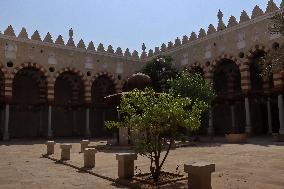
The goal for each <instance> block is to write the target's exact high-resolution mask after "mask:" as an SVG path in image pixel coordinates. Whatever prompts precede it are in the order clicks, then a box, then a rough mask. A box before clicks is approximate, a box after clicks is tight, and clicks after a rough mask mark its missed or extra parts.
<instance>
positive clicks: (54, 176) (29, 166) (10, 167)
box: [0, 137, 284, 189]
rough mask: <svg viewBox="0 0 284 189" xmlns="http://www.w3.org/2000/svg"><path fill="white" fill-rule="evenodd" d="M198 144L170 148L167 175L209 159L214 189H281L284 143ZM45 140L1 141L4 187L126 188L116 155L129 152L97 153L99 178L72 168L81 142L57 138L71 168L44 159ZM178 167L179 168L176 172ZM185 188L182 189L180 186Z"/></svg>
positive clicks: (78, 163) (141, 166) (140, 164)
mask: <svg viewBox="0 0 284 189" xmlns="http://www.w3.org/2000/svg"><path fill="white" fill-rule="evenodd" d="M206 141H207V140H206V139H202V140H201V142H198V143H194V145H192V146H190V147H182V148H177V149H175V150H172V151H171V152H170V155H169V157H168V159H167V161H166V165H165V170H166V171H171V172H173V171H176V172H179V173H180V174H185V173H184V172H183V165H184V163H188V162H195V161H205V162H213V163H215V165H216V172H214V173H213V174H212V187H213V188H214V189H237V188H239V189H250V188H257V189H283V188H284V179H283V178H284V148H283V145H284V144H283V143H277V142H272V141H271V138H268V137H266V138H250V139H249V140H248V142H247V143H246V144H227V143H225V142H223V139H222V138H216V139H215V141H214V142H206ZM45 142H46V141H43V140H34V141H24V140H11V141H9V142H3V141H1V142H0V154H1V155H0V188H1V189H12V188H23V189H33V188H36V189H38V188H58V189H59V188H68V189H72V188H84V189H88V188H101V189H103V188H127V187H126V186H119V185H117V184H114V182H112V181H111V179H116V178H117V161H116V159H115V154H116V153H122V152H129V151H128V150H126V149H125V150H123V149H120V150H100V151H99V152H98V153H97V154H96V167H95V168H93V169H92V171H93V172H94V173H95V174H97V176H95V175H93V174H89V173H84V172H82V171H80V170H78V169H76V168H74V167H82V166H83V154H82V153H79V152H80V140H79V139H71V140H56V142H57V144H56V146H55V154H54V155H53V156H52V157H53V158H55V159H56V158H57V159H59V158H60V148H59V144H60V143H66V142H68V143H70V144H72V149H71V160H70V161H67V162H68V164H70V165H73V166H74V167H71V166H67V165H63V164H60V163H58V162H57V163H56V162H55V161H53V160H51V159H47V158H43V157H42V154H44V153H45V152H46V145H45ZM103 144H105V141H91V144H90V145H91V146H97V145H103ZM19 157H20V158H19ZM135 166H137V170H136V171H135V172H136V173H137V172H138V173H139V172H140V171H142V172H147V170H148V166H149V161H148V159H145V158H143V157H141V156H139V157H138V160H137V161H135ZM177 166H178V169H177V170H176V168H177ZM181 188H182V187H181Z"/></svg>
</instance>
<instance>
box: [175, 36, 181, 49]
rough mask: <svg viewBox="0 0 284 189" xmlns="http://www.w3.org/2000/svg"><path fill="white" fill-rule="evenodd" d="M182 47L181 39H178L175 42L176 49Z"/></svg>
mask: <svg viewBox="0 0 284 189" xmlns="http://www.w3.org/2000/svg"><path fill="white" fill-rule="evenodd" d="M180 45H181V41H180V39H179V38H178V37H177V38H176V40H175V47H177V46H180Z"/></svg>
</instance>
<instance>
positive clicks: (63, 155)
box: [60, 144, 72, 161]
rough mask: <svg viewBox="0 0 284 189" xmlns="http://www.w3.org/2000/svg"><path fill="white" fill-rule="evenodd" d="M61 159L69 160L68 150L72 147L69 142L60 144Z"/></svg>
mask: <svg viewBox="0 0 284 189" xmlns="http://www.w3.org/2000/svg"><path fill="white" fill-rule="evenodd" d="M60 148H61V160H63V161H65V160H70V150H71V148H72V145H71V144H61V145H60Z"/></svg>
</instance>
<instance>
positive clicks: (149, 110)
mask: <svg viewBox="0 0 284 189" xmlns="http://www.w3.org/2000/svg"><path fill="white" fill-rule="evenodd" d="M206 108H207V105H206V103H205V102H203V101H199V100H197V99H196V100H194V101H192V100H191V99H190V98H187V97H185V98H184V97H180V96H177V95H176V94H174V93H173V91H172V90H170V91H169V93H168V94H167V93H160V94H157V93H155V91H154V90H153V89H149V88H147V89H145V90H144V91H141V90H137V89H135V90H133V91H131V92H129V93H127V94H125V95H123V97H122V100H121V103H120V106H119V107H118V112H119V114H120V115H121V117H122V121H120V122H107V126H108V127H124V128H129V129H130V132H131V133H132V135H135V137H134V138H135V149H136V152H137V153H138V154H140V155H142V156H146V157H147V158H149V159H150V161H151V163H150V171H151V174H152V177H153V180H154V181H155V182H158V181H159V176H160V173H161V169H162V166H163V164H164V162H165V160H166V158H167V156H168V154H169V151H170V148H171V146H172V144H173V142H174V140H175V139H179V138H180V137H181V135H182V133H181V132H180V131H181V130H180V128H188V129H191V130H197V129H198V128H199V127H200V125H201V123H200V122H201V113H202V112H203V111H204V110H205V109H206ZM167 142H168V145H167V148H166V152H165V153H162V150H163V149H164V148H165V145H164V144H166V143H167Z"/></svg>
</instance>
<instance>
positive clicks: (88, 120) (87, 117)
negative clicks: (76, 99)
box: [85, 108, 91, 137]
mask: <svg viewBox="0 0 284 189" xmlns="http://www.w3.org/2000/svg"><path fill="white" fill-rule="evenodd" d="M85 132H86V133H85V135H86V137H90V136H91V132H90V108H87V109H86V131H85Z"/></svg>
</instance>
